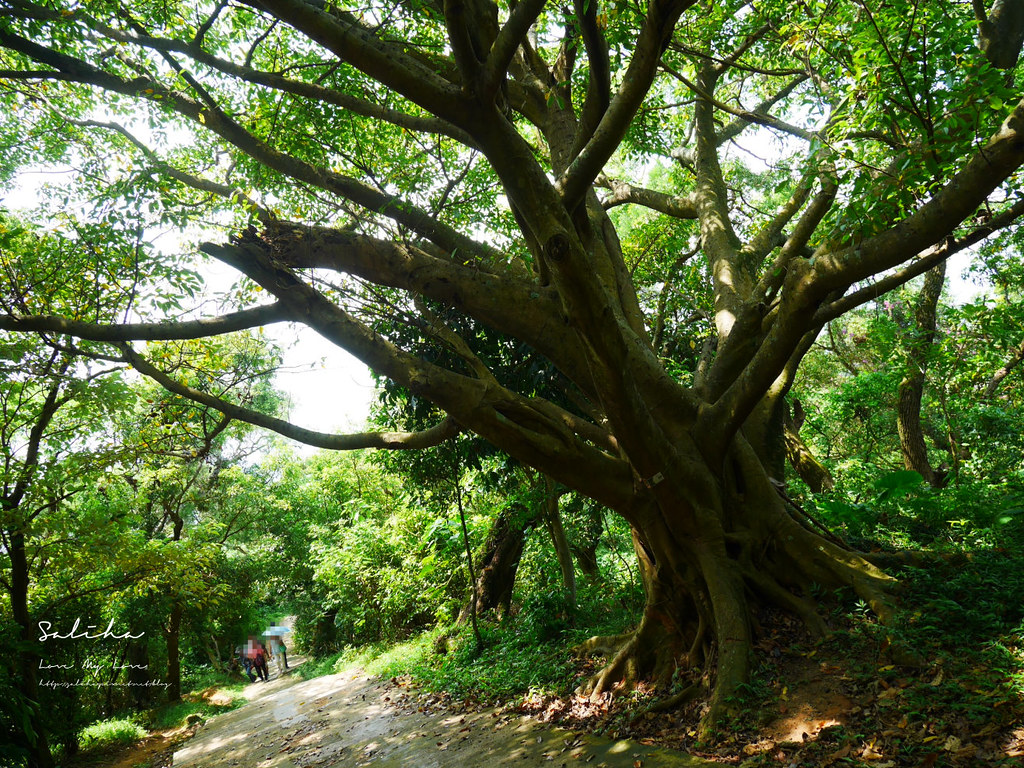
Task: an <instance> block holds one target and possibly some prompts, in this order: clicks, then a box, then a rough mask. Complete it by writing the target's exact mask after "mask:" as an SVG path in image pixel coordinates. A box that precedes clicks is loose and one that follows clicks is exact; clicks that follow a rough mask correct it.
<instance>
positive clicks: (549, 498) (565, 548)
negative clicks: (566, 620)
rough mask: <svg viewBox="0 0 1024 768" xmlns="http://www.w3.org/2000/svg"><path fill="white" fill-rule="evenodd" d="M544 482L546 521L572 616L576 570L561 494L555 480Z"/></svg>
mask: <svg viewBox="0 0 1024 768" xmlns="http://www.w3.org/2000/svg"><path fill="white" fill-rule="evenodd" d="M544 483H545V487H546V490H547V493H546V494H545V497H544V522H545V524H546V525H547V527H548V532H549V533H550V534H551V541H552V543H554V545H555V554H556V555H557V557H558V569H559V570H560V571H561V573H562V588H563V590H564V594H565V606H566V609H567V610H568V612H569V616H570V617H572V616H573V615H575V613H576V570H575V569H574V568H573V563H572V552H571V551H570V550H569V540H568V539H567V538H566V536H565V528H564V527H563V526H562V515H561V513H560V512H559V510H558V499H559V497H560V496H561V494H560V493H559V492H558V490H557V487H556V484H555V481H554V480H551V479H550V478H545V479H544Z"/></svg>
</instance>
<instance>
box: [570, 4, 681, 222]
mask: <svg viewBox="0 0 1024 768" xmlns="http://www.w3.org/2000/svg"><path fill="white" fill-rule="evenodd" d="M695 2H696V0H652V2H651V3H650V5H649V6H648V13H647V18H646V19H645V21H644V26H643V29H642V30H641V31H640V36H639V39H638V40H637V43H636V46H635V48H634V49H633V58H632V59H631V60H630V62H629V67H628V68H627V69H626V72H625V74H624V75H623V78H622V83H623V84H622V87H621V88H619V91H618V93H616V94H615V97H614V98H613V99H612V100H611V102H610V104H609V105H608V109H607V110H606V111H605V113H604V115H603V116H602V117H601V121H600V123H598V125H597V128H595V129H594V135H593V136H592V137H591V139H590V140H589V141H588V142H587V144H586V146H585V147H583V149H582V150H581V151H580V153H579V155H578V156H577V157H576V159H575V160H573V161H572V163H571V164H570V165H569V167H568V168H567V169H566V171H565V173H563V174H562V176H561V178H560V179H558V181H557V182H556V185H555V186H556V190H557V191H558V193H559V195H560V196H561V198H562V200H563V201H564V205H565V207H566V208H567V209H568V210H573V209H574V208H575V207H576V206H577V205H578V204H579V202H580V201H581V200H582V199H583V195H584V194H585V192H586V191H587V190H588V189H589V188H590V185H591V184H592V183H593V181H594V179H595V178H597V175H598V174H599V173H600V172H601V169H602V168H603V167H604V164H605V163H606V162H607V161H608V158H609V157H611V156H612V154H613V153H614V152H615V150H616V149H617V148H618V146H619V143H620V142H621V141H622V138H623V137H624V136H625V135H626V131H627V130H628V128H629V124H630V122H631V121H632V119H633V116H634V115H635V114H636V111H637V109H639V107H640V104H641V103H642V102H643V99H644V96H646V95H647V92H648V90H649V89H650V87H651V83H652V82H653V81H654V76H655V74H656V73H657V71H658V63H659V61H660V60H661V54H662V52H663V51H664V49H665V46H666V44H667V43H668V40H669V38H670V37H671V35H672V31H673V30H674V29H675V24H676V21H677V20H678V19H679V16H680V15H681V14H682V13H683V11H685V10H686V9H687V8H689V7H690V6H692V5H693V4H694V3H695Z"/></svg>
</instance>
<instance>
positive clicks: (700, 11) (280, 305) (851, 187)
mask: <svg viewBox="0 0 1024 768" xmlns="http://www.w3.org/2000/svg"><path fill="white" fill-rule="evenodd" d="M1012 5H1013V4H1011V3H1006V4H1004V3H1002V2H997V3H996V5H995V7H993V8H986V7H985V6H984V3H982V2H975V3H973V4H970V5H969V4H965V3H954V2H947V1H943V2H935V3H920V2H916V1H914V2H904V1H900V2H880V1H876V0H859V1H856V2H853V1H851V2H846V1H845V0H827V1H819V0H807V2H799V3H783V2H774V1H769V2H759V3H750V2H717V3H716V2H703V1H699V0H651V1H650V2H649V3H646V4H642V3H630V2H619V1H618V0H615V1H611V0H610V1H609V2H598V1H597V0H576V1H575V2H574V3H572V4H571V6H570V5H569V4H563V5H559V4H553V3H548V2H543V0H519V2H515V3H494V2H491V1H490V0H449V1H448V2H443V3H439V2H394V3H391V2H381V3H372V4H369V5H357V4H347V3H335V2H331V1H328V2H312V1H307V0H252V1H251V2H249V1H247V0H239V1H238V2H229V1H228V0H217V2H176V1H174V0H160V2H155V1H152V2H151V1H150V0H131V1H128V0H125V1H123V2H119V1H117V0H89V1H88V2H67V3H65V2H62V1H61V0H51V1H50V2H40V3H34V2H27V1H26V0H3V2H2V4H0V7H2V8H3V10H4V12H3V15H2V18H0V98H2V99H3V103H4V105H5V109H4V110H3V114H2V117H0V142H2V144H3V146H4V150H5V152H4V161H3V170H4V174H5V177H6V178H7V179H14V178H16V177H17V174H18V171H19V170H20V169H22V168H25V167H30V166H35V167H39V166H43V167H48V168H50V169H51V170H53V171H54V172H60V173H61V174H63V175H64V176H65V177H66V178H67V183H61V184H60V185H55V186H52V187H50V188H48V189H47V190H44V192H43V193H42V194H41V199H40V201H39V203H38V205H37V206H35V207H33V209H32V210H30V211H26V212H22V213H21V214H20V215H21V216H22V217H23V218H28V219H30V220H31V222H32V223H33V224H34V225H35V230H32V231H38V230H40V229H46V230H49V231H50V232H51V234H48V235H47V236H46V237H44V236H42V234H32V233H31V232H30V233H29V234H19V240H18V242H17V244H14V245H11V244H7V245H5V247H4V250H3V253H2V259H3V262H2V263H3V269H4V286H3V294H2V296H3V302H4V305H3V310H4V313H3V315H2V316H0V328H2V329H4V330H5V331H8V332H10V333H12V334H39V335H40V336H41V338H42V339H43V340H44V341H45V343H47V344H49V345H51V346H52V347H54V348H57V349H64V348H67V349H74V350H76V351H78V352H81V353H82V354H86V355H92V356H100V357H102V358H103V359H105V360H108V361H119V362H121V363H125V364H129V365H131V366H132V367H134V368H135V369H136V370H138V371H140V372H141V373H143V374H145V375H147V376H150V377H152V378H153V379H155V380H156V381H157V382H159V383H160V384H162V385H163V386H164V387H166V388H167V389H168V390H169V391H171V392H173V393H175V394H177V395H180V396H182V397H185V398H188V399H190V400H192V401H193V402H195V403H198V404H201V405H202V406H204V407H207V408H213V409H217V410H219V411H220V412H221V413H223V414H224V415H225V416H226V417H230V418H231V419H237V420H241V421H247V422H250V423H252V424H255V425H258V426H262V427H266V428H269V429H272V430H275V431H277V432H280V433H281V434H284V435H287V436H289V437H292V438H294V439H296V440H299V441H302V442H306V443H309V444H310V445H315V446H320V447H324V448H332V449H350V448H360V447H376V448H385V449H396V448H418V447H426V446H431V445H436V444H438V443H439V442H443V441H444V440H447V439H451V438H452V437H453V436H454V435H456V434H457V433H459V432H460V431H465V432H471V433H474V434H476V435H478V436H480V437H482V438H483V439H485V440H487V441H489V442H490V443H491V444H493V445H494V446H496V447H497V448H499V449H500V450H502V451H504V452H506V453H507V454H508V455H510V456H511V457H513V458H514V459H515V460H517V461H518V462H521V463H522V464H524V465H527V466H529V467H532V468H534V469H535V470H539V471H540V472H542V473H544V474H545V475H547V476H548V477H550V478H552V479H553V480H555V481H557V482H559V483H561V484H563V485H564V486H566V487H568V488H570V489H573V490H574V491H577V492H579V493H580V494H583V495H585V496H587V497H589V498H591V499H593V500H595V501H597V502H599V503H601V504H603V505H605V506H606V507H608V508H610V509H611V510H613V511H614V512H615V513H617V514H618V515H620V516H621V517H622V518H623V519H624V520H625V521H626V522H627V523H628V524H629V525H630V527H631V529H632V531H633V535H634V541H635V545H636V554H637V557H638V558H639V561H640V566H641V573H642V575H643V582H644V587H645V591H646V595H647V607H646V609H645V611H644V613H643V616H642V618H641V620H640V623H639V626H638V627H637V628H636V631H635V632H633V633H631V634H629V635H626V636H619V637H617V638H599V639H596V640H595V643H594V647H607V648H609V649H610V651H609V663H608V665H607V666H606V667H605V668H604V669H603V670H601V671H600V672H599V673H597V674H596V675H595V676H594V678H593V680H592V681H591V683H590V685H589V690H590V691H592V692H594V693H601V692H602V691H604V690H606V689H608V688H610V687H611V686H613V685H615V684H617V683H619V682H621V681H626V682H629V681H633V680H636V679H639V678H652V679H655V680H662V681H664V680H666V679H668V678H669V677H671V675H672V674H673V673H674V672H675V670H676V669H677V668H680V667H683V668H691V669H700V668H702V667H709V668H710V667H713V668H714V669H715V685H714V687H713V690H712V691H711V694H710V706H709V707H708V710H707V717H706V727H710V725H711V724H713V723H714V721H715V720H716V719H717V718H718V717H720V716H721V715H722V714H723V713H725V712H726V711H728V709H729V707H730V702H731V701H733V700H734V696H735V694H736V692H737V691H738V690H740V688H741V687H742V686H743V685H745V683H746V681H747V680H748V678H749V673H750V660H749V659H750V651H751V645H752V617H751V610H752V608H753V606H755V605H758V604H769V605H774V606H778V607H781V608H783V609H785V610H788V611H790V612H792V613H794V614H795V615H797V616H798V617H799V618H800V619H801V620H802V621H803V622H804V623H805V624H806V625H807V627H808V628H809V629H810V630H811V631H813V632H817V633H823V632H825V631H826V626H825V623H824V621H823V619H822V618H821V616H820V615H819V613H818V611H817V606H816V597H815V594H814V589H813V587H815V586H816V585H817V586H824V587H840V586H846V587H850V588H852V589H853V590H855V591H856V593H857V594H858V595H859V596H860V597H861V598H862V599H863V600H864V601H865V602H866V604H868V605H870V607H871V609H872V610H874V611H875V612H876V613H877V614H878V615H879V616H880V617H882V618H883V619H888V618H890V617H891V615H892V603H891V601H890V599H889V595H890V591H891V588H892V586H893V579H892V578H891V577H890V576H888V575H887V574H886V573H884V572H883V571H882V570H880V569H879V568H878V567H877V566H876V565H874V564H872V562H870V560H871V558H870V556H867V555H864V554H863V553H858V552H856V551H854V549H853V548H851V547H850V546H848V545H847V544H845V543H844V542H841V541H838V540H835V539H834V538H832V537H829V536H826V535H823V533H822V532H821V531H819V530H817V529H815V528H814V526H812V525H809V524H808V523H807V521H806V520H804V519H803V518H802V517H800V516H799V515H798V514H797V513H796V512H795V511H794V510H793V508H792V505H790V504H787V503H786V499H785V495H784V494H780V493H779V492H778V490H777V487H778V485H779V484H782V483H784V481H785V477H784V472H785V470H784V468H783V463H784V459H785V455H786V434H787V432H786V420H787V409H788V404H787V399H786V398H787V396H788V395H789V394H790V392H791V389H792V387H793V386H794V381H795V380H796V376H797V371H798V370H799V369H800V367H801V364H802V362H803V361H804V359H805V356H806V355H807V354H808V352H809V350H810V349H811V347H812V345H813V344H814V342H815V340H816V339H817V338H818V336H819V334H820V333H821V332H822V329H823V328H825V326H826V324H828V323H829V322H830V321H833V320H836V319H838V318H842V317H843V316H844V315H847V314H848V313H851V312H852V311H854V310H856V309H857V308H858V307H862V306H864V305H865V304H867V303H868V302H871V301H873V300H874V299H877V298H878V297H880V296H882V295H883V294H885V293H886V292H889V291H892V290H894V289H897V288H899V287H901V286H904V285H906V284H908V282H910V281H912V280H913V279H914V278H916V277H919V276H921V275H924V274H925V273H929V274H930V275H938V272H936V271H935V270H937V269H940V266H939V265H941V264H943V263H944V261H945V260H946V259H947V258H949V257H950V256H951V255H953V254H955V253H958V252H961V251H964V250H965V249H969V248H972V247H976V246H978V245H979V244H982V243H997V244H999V245H1000V247H1005V248H1006V249H1011V250H1012V248H1013V244H1014V242H1015V239H1016V236H1017V235H1016V233H1017V222H1018V219H1019V217H1020V215H1021V214H1022V213H1024V200H1022V199H1021V198H1020V194H1019V176H1018V173H1017V172H1018V169H1019V167H1020V165H1021V164H1022V163H1024V133H1022V132H1024V102H1021V101H1019V97H1020V94H1019V93H1018V88H1017V87H1016V83H1015V75H1016V68H1017V58H1018V55H1019V51H1020V39H1021V36H1020V29H1021V24H1020V23H1019V22H1018V21H1017V20H1016V19H1015V14H1014V13H1013V12H1012V10H1011V6H1012ZM1004 6H1005V7H1004ZM164 229H173V230H175V231H179V232H181V233H183V234H184V235H185V236H186V237H188V238H191V239H194V240H199V241H201V243H200V244H199V245H198V251H199V252H201V253H202V254H205V256H207V257H211V258H213V259H217V260H219V261H220V262H222V263H224V264H226V265H228V266H230V267H232V268H234V269H235V270H237V272H238V273H239V277H240V280H239V282H238V283H237V285H236V286H235V288H234V289H233V291H232V292H231V294H230V297H229V298H230V305H229V306H225V307H223V308H222V309H221V310H220V311H216V310H213V309H211V308H210V307H209V306H204V305H202V304H201V302H200V300H199V297H200V292H199V287H198V284H197V280H198V275H199V274H201V273H202V267H199V268H198V272H197V271H196V270H195V269H193V268H191V267H188V266H185V264H186V262H183V261H182V260H181V259H180V256H181V255H182V254H177V255H176V256H175V257H171V256H167V255H165V254H163V253H161V251H160V250H159V249H158V248H156V246H155V245H154V244H153V242H152V241H153V238H154V235H155V233H156V232H158V231H161V230H164ZM19 232H21V230H19ZM181 250H186V249H181ZM1014 253H1015V251H1014ZM55 280H56V281H58V282H59V284H60V285H62V286H64V285H66V286H67V289H68V291H69V293H70V295H75V296H80V297H83V298H82V301H81V306H77V305H76V304H75V303H74V301H62V302H60V303H55V302H53V301H51V299H50V297H51V296H52V293H51V286H52V284H53V282H54V281H55ZM935 284H937V285H938V286H939V289H940V290H941V285H942V277H941V275H939V276H937V277H935V278H932V285H933V287H934V285H935ZM930 295H934V298H929V297H928V296H922V297H921V298H920V299H919V300H918V301H917V302H916V304H915V307H916V309H912V310H911V311H910V313H909V314H910V315H912V316H913V318H914V323H915V324H916V328H917V330H916V331H913V333H911V332H910V331H907V333H906V334H904V336H903V337H902V338H904V339H911V338H913V339H917V340H919V341H920V342H921V344H922V345H923V344H924V343H925V342H926V341H929V340H930V337H929V333H932V332H933V331H934V324H935V317H934V316H935V302H936V301H937V300H938V292H936V291H934V290H932V291H931V294H930ZM86 299H87V300H86ZM929 306H930V307H931V309H930V310H929ZM289 321H290V322H296V323H300V324H303V325H304V326H307V327H308V328H309V330H310V331H311V332H315V333H318V334H320V335H321V336H323V337H324V338H325V339H327V340H328V341H330V342H332V343H334V344H336V345H338V346H340V347H343V348H344V349H346V350H348V351H349V352H351V353H352V354H353V355H355V356H356V357H357V358H359V359H360V360H362V361H363V362H365V363H366V364H367V365H368V366H369V367H370V368H371V369H372V370H373V371H374V372H375V373H376V374H377V375H378V376H379V377H381V379H383V380H387V381H389V382H391V383H392V384H391V386H392V387H393V391H394V392H396V393H400V394H396V395H395V396H396V397H405V398H407V399H408V400H409V401H410V402H412V403H414V404H416V403H419V404H429V407H428V406H426V405H424V406H423V407H422V408H420V410H419V411H418V412H417V418H415V419H412V418H410V421H409V422H408V423H407V424H406V425H404V426H405V428H406V429H407V430H408V431H405V432H374V433H367V434H361V435H330V434H323V433H319V432H315V431H312V430H306V429H300V428H298V427H295V426H293V425H289V424H288V423H287V422H286V421H284V420H282V419H281V418H279V417H278V415H277V414H275V413H273V412H271V411H270V410H261V405H266V404H265V403H260V402H257V401H255V400H253V399H252V398H246V397H233V396H231V393H229V392H226V391H225V390H223V389H218V388H216V387H212V386H211V385H210V383H209V381H208V380H206V379H203V378H202V377H199V378H198V379H197V378H195V377H190V376H189V375H187V371H184V370H182V369H181V368H176V367H175V366H174V364H173V355H172V356H168V355H166V354H163V353H161V352H160V350H161V349H166V347H161V346H158V345H151V346H149V347H148V348H142V347H140V346H138V345H135V346H133V345H132V342H139V341H150V342H157V341H162V342H181V341H185V340H190V339H202V338H211V337H217V336H220V335H223V334H228V333H232V332H236V331H241V330H245V329H256V328H259V327H261V326H264V325H267V324H270V323H278V322H289ZM912 347H913V344H910V343H908V345H907V346H906V349H907V350H908V352H907V354H906V357H905V360H906V361H907V370H906V375H905V380H906V382H907V383H906V387H905V390H906V395H905V396H904V395H903V394H901V396H900V397H901V399H900V402H901V411H903V412H905V415H906V417H907V419H908V420H909V421H910V422H912V421H913V419H914V417H915V409H916V411H917V412H918V414H919V411H920V407H921V406H920V403H921V394H920V391H919V390H920V386H919V385H920V381H919V379H918V378H915V375H916V374H915V371H919V370H922V366H923V365H924V363H923V362H922V361H923V358H922V357H920V355H918V356H917V357H915V355H917V353H915V352H914V351H913V349H912ZM172 348H173V347H172ZM923 348H924V347H923V346H922V347H921V349H923ZM901 386H902V385H901ZM901 392H902V390H901ZM915 393H916V394H915ZM915 398H916V399H915ZM432 415H433V416H435V417H436V418H435V421H433V422H429V421H427V419H429V418H430V417H431V416H432ZM911 426H912V425H911ZM918 432H920V430H918ZM902 435H903V432H902V431H901V437H902ZM907 435H908V436H907V437H906V440H907V442H906V444H905V446H906V447H905V450H906V451H907V452H908V453H907V456H909V457H911V458H909V459H908V461H914V460H915V459H913V456H915V455H916V456H917V457H918V459H916V460H919V459H920V451H918V452H917V453H916V454H915V450H916V448H915V446H917V443H916V442H914V441H919V440H923V439H924V438H923V432H921V433H920V434H918V433H917V432H913V431H912V430H911V431H910V432H908V433H907ZM915 470H916V468H915ZM923 474H924V473H923V472H922V475H923ZM929 479H932V480H934V479H935V477H934V476H931V477H930V478H929ZM937 482H938V481H937Z"/></svg>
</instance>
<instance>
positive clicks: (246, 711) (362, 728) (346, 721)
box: [173, 659, 713, 768]
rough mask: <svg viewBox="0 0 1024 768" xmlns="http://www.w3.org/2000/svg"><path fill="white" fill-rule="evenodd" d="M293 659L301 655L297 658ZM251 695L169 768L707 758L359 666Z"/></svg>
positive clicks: (685, 761) (409, 767) (611, 766)
mask: <svg viewBox="0 0 1024 768" xmlns="http://www.w3.org/2000/svg"><path fill="white" fill-rule="evenodd" d="M296 661H298V659H296ZM245 695H246V696H247V697H248V698H249V699H250V701H249V703H248V704H246V705H245V706H243V707H240V708H239V709H236V710H234V711H233V712H228V713H226V714H223V715H220V716H218V717H216V718H214V719H213V720H212V721H211V722H210V723H208V724H207V725H204V726H203V727H202V728H201V729H200V730H199V733H198V734H197V735H196V736H195V738H193V739H192V740H191V741H189V742H188V744H186V745H185V747H184V748H183V749H181V750H179V751H177V752H175V753H174V763H173V764H174V766H175V768H334V767H335V766H337V767H338V768H342V767H344V768H358V767H360V766H379V767H380V768H490V766H512V765H516V766H533V765H538V766H547V765H554V766H581V768H582V766H587V767H588V768H598V767H599V766H601V767H604V768H638V767H641V766H642V767H643V768H654V767H657V768H669V767H670V766H671V767H673V768H678V767H679V766H687V767H688V768H689V767H691V766H692V767H696V766H702V767H704V766H710V765H713V764H712V763H710V762H708V761H705V760H701V759H699V758H695V757H691V756H689V755H685V754H683V753H680V752H673V751H671V750H665V749H655V748H652V747H646V746H643V745H639V744H634V743H632V742H629V741H617V742H615V741H610V740H607V739H599V738H596V737H593V736H589V735H576V734H572V733H568V732H566V731H562V730H559V729H557V728H551V727H550V726H545V725H542V724H539V723H537V722H536V721H534V720H532V719H530V718H528V717H521V716H518V715H505V714H502V713H500V712H498V711H495V710H485V711H482V712H476V713H471V714H465V715H460V714H454V715H453V714H451V713H447V712H440V711H437V712H435V711H431V709H430V708H429V706H424V704H423V703H421V702H419V700H417V699H416V698H407V697H406V696H405V695H404V690H403V689H402V688H400V687H399V686H396V685H394V684H392V683H390V682H387V681H384V682H381V681H379V680H374V679H370V678H367V677H365V676H364V675H363V674H361V673H360V672H358V671H349V672H343V673H340V674H336V675H329V676H326V677H319V678H316V679H313V680H307V681H302V680H301V679H299V678H298V677H296V676H293V675H290V674H287V673H286V674H285V675H284V676H283V677H277V678H272V679H271V680H270V682H267V683H253V684H252V685H250V686H249V687H248V688H247V689H246V692H245Z"/></svg>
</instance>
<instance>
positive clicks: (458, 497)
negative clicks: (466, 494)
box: [455, 466, 484, 653]
mask: <svg viewBox="0 0 1024 768" xmlns="http://www.w3.org/2000/svg"><path fill="white" fill-rule="evenodd" d="M455 502H456V504H457V505H458V508H459V522H460V523H461V524H462V543H463V544H465V545H466V573H467V575H468V576H469V579H468V581H469V585H470V597H469V620H470V623H472V625H473V638H474V639H475V640H476V651H477V653H479V652H480V651H481V650H482V649H483V647H484V643H483V638H482V637H481V636H480V625H479V623H478V622H477V617H476V614H477V604H476V578H475V577H474V575H473V548H472V547H471V546H470V544H469V529H468V528H467V527H466V510H465V509H463V507H462V468H461V466H460V467H459V468H458V469H457V470H456V476H455Z"/></svg>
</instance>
